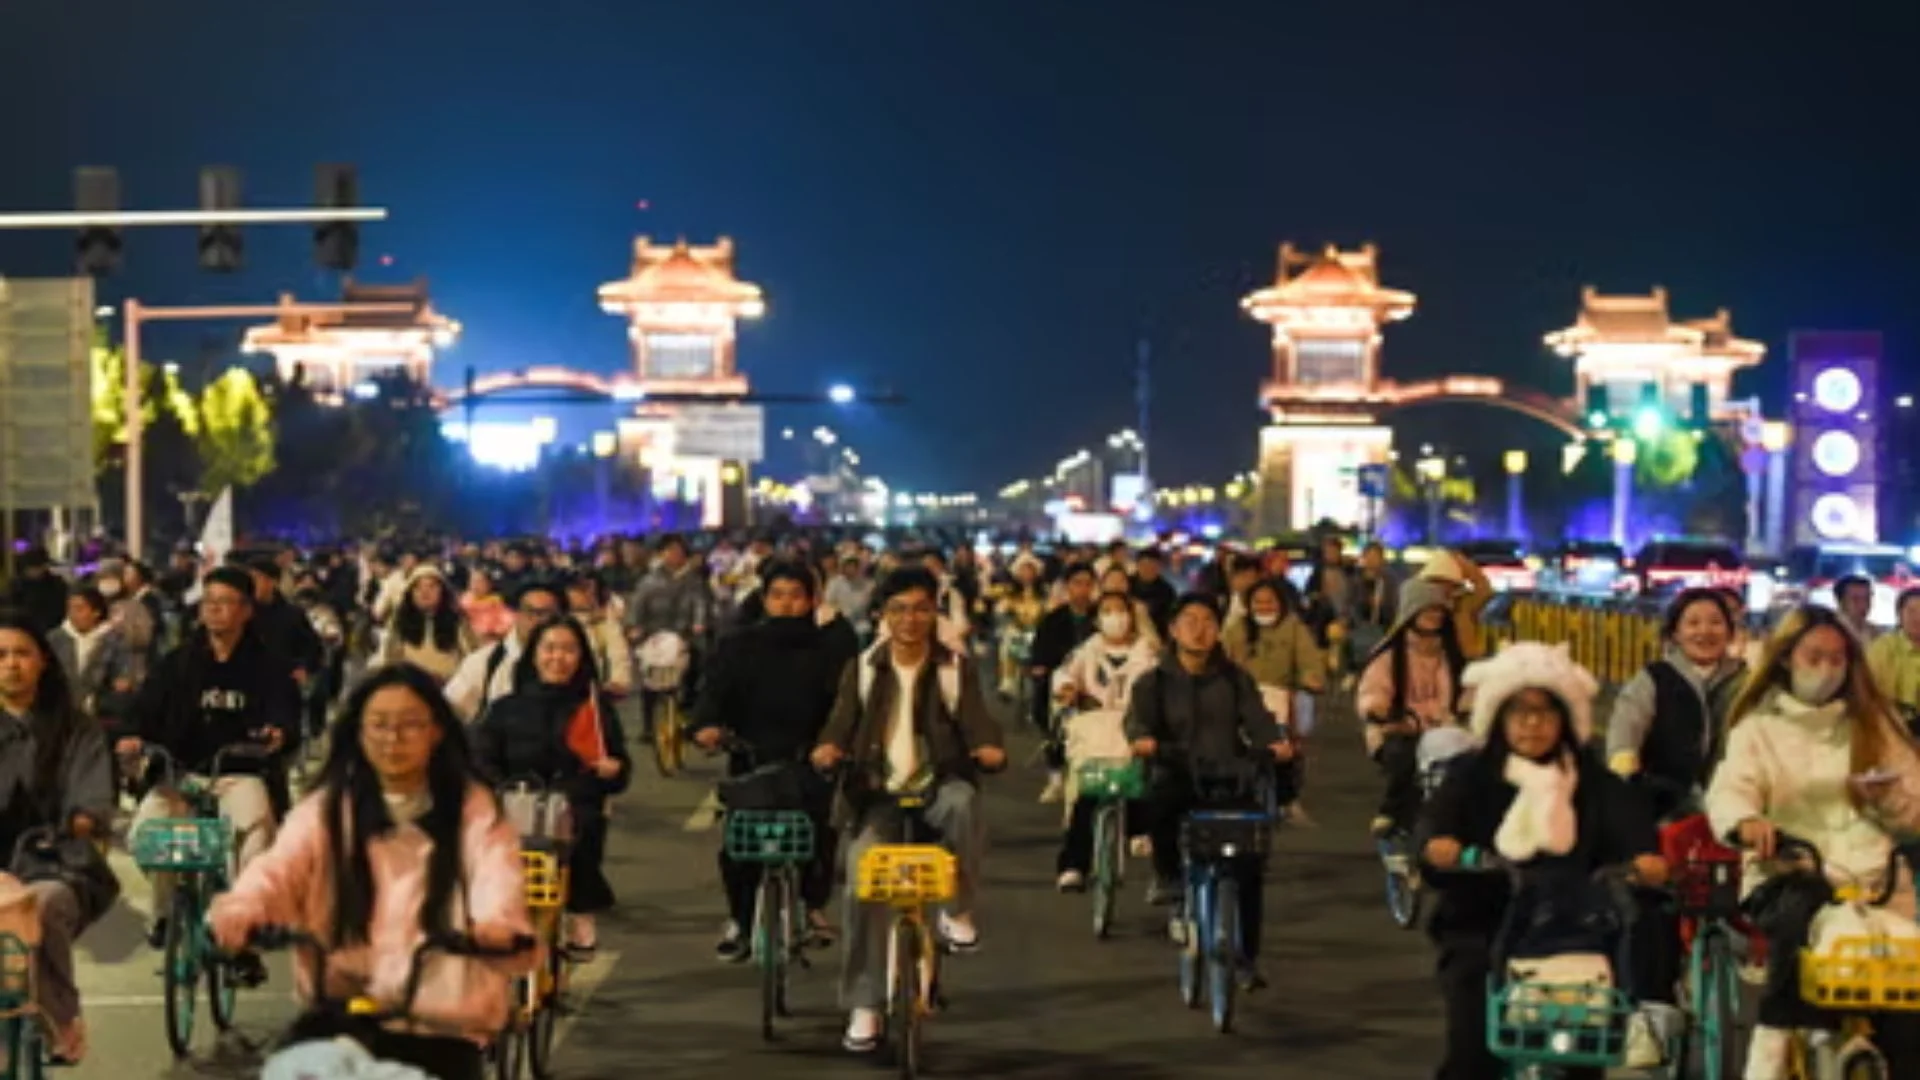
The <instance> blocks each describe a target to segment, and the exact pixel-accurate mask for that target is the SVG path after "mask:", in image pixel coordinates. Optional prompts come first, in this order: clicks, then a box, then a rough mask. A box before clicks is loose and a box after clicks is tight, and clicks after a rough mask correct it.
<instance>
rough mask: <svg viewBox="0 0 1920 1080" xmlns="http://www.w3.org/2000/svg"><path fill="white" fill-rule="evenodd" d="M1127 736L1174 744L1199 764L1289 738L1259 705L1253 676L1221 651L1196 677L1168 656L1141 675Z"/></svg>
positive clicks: (1129, 711) (1130, 708) (1129, 705)
mask: <svg viewBox="0 0 1920 1080" xmlns="http://www.w3.org/2000/svg"><path fill="white" fill-rule="evenodd" d="M1126 732H1127V738H1128V740H1129V741H1131V740H1135V739H1154V740H1156V741H1158V742H1159V743H1161V744H1162V745H1163V746H1164V745H1166V744H1174V745H1177V746H1178V747H1179V748H1180V749H1181V751H1182V752H1183V755H1184V756H1186V757H1189V758H1193V759H1197V760H1200V761H1228V760H1231V759H1233V758H1236V757H1240V756H1242V755H1243V754H1244V753H1245V752H1246V751H1245V748H1247V747H1254V748H1263V747H1267V746H1271V745H1273V744H1274V743H1276V742H1279V741H1280V739H1281V737H1282V736H1283V735H1284V734H1285V732H1284V729H1282V728H1281V726H1280V724H1279V723H1278V722H1277V721H1276V720H1274V718H1273V714H1272V713H1270V712H1268V711H1267V706H1266V704H1265V703H1264V702H1263V701H1261V699H1260V688H1259V687H1258V686H1256V685H1254V681H1253V676H1251V675H1248V674H1247V672H1246V669H1245V668H1242V667H1241V666H1240V665H1238V664H1236V663H1234V662H1233V661H1231V660H1228V659H1227V655H1226V653H1224V652H1222V651H1220V650H1218V649H1215V650H1214V654H1213V656H1212V658H1210V659H1209V660H1208V661H1207V667H1206V669H1205V670H1203V671H1202V672H1201V673H1200V674H1198V675H1193V674H1189V673H1188V671H1187V669H1186V668H1184V667H1181V666H1180V661H1179V660H1178V659H1177V658H1176V657H1175V656H1174V655H1173V653H1172V652H1169V653H1168V654H1167V655H1166V657H1165V658H1163V659H1162V660H1161V661H1160V666H1158V667H1156V668H1154V669H1153V670H1152V671H1149V672H1147V673H1146V674H1145V675H1142V676H1140V680H1139V681H1138V682H1136V683H1134V684H1133V695H1132V696H1131V697H1130V698H1129V699H1128V702H1127V719H1126Z"/></svg>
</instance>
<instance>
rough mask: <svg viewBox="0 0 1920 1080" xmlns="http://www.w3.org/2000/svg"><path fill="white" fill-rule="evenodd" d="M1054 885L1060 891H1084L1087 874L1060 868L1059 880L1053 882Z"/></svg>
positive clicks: (1085, 889)
mask: <svg viewBox="0 0 1920 1080" xmlns="http://www.w3.org/2000/svg"><path fill="white" fill-rule="evenodd" d="M1055 886H1056V887H1057V888H1059V890H1060V891H1061V892H1086V891H1087V875H1085V874H1083V873H1081V872H1080V871H1078V870H1062V871H1060V880H1059V881H1057V882H1055Z"/></svg>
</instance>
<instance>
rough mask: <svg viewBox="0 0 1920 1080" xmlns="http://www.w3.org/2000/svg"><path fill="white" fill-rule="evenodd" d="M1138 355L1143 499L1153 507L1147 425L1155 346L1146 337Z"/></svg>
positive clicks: (1136, 385)
mask: <svg viewBox="0 0 1920 1080" xmlns="http://www.w3.org/2000/svg"><path fill="white" fill-rule="evenodd" d="M1137 355H1138V356H1139V367H1138V369H1137V371H1136V372H1135V375H1134V404H1136V405H1138V406H1139V407H1140V429H1139V430H1140V487H1141V489H1142V490H1141V498H1143V499H1147V500H1148V503H1147V505H1149V506H1151V505H1153V503H1152V501H1151V500H1152V498H1153V472H1152V470H1150V469H1149V468H1148V467H1147V460H1148V458H1147V455H1148V453H1149V452H1150V450H1151V448H1152V446H1153V433H1152V431H1151V430H1150V429H1149V428H1148V426H1147V425H1148V423H1149V422H1150V421H1151V420H1152V412H1151V410H1152V405H1153V385H1152V381H1151V378H1152V376H1151V372H1150V371H1149V370H1148V368H1149V365H1150V362H1151V359H1152V356H1153V346H1152V344H1151V343H1149V342H1148V341H1147V339H1146V338H1145V337H1142V338H1141V339H1140V344H1139V346H1138V347H1137Z"/></svg>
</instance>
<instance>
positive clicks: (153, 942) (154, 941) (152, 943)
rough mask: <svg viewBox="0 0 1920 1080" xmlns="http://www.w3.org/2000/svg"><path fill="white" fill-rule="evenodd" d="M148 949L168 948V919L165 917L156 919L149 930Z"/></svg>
mask: <svg viewBox="0 0 1920 1080" xmlns="http://www.w3.org/2000/svg"><path fill="white" fill-rule="evenodd" d="M147 947H148V948H150V949H164V948H166V947H167V917H166V916H165V915H162V916H160V917H159V918H157V919H154V920H153V925H152V926H150V927H148V928H147Z"/></svg>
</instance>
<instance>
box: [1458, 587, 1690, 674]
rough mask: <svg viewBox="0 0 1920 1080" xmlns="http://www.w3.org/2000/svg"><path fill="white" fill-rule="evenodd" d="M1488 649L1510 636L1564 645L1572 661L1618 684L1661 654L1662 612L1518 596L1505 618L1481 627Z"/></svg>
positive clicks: (1504, 641) (1516, 639)
mask: <svg viewBox="0 0 1920 1080" xmlns="http://www.w3.org/2000/svg"><path fill="white" fill-rule="evenodd" d="M1483 632H1484V633H1485V634H1486V646H1487V651H1488V653H1489V654H1491V653H1492V652H1493V651H1494V650H1496V649H1498V648H1499V647H1500V646H1502V645H1505V644H1507V643H1508V642H1512V641H1539V642H1544V643H1545V644H1548V645H1565V646H1567V648H1568V650H1569V651H1570V652H1572V654H1573V658H1574V660H1575V661H1577V662H1579V664H1580V665H1581V666H1582V667H1585V668H1586V669H1587V670H1588V671H1591V672H1593V674H1594V677H1595V678H1597V679H1599V680H1600V681H1601V682H1602V683H1605V684H1607V685H1609V686H1619V685H1620V684H1621V683H1624V682H1626V681H1627V680H1628V679H1631V678H1632V677H1633V676H1634V674H1635V673H1637V672H1638V671H1639V670H1640V669H1641V668H1643V667H1645V666H1647V664H1649V663H1651V662H1652V661H1653V660H1655V659H1656V658H1658V657H1659V655H1660V616H1659V615H1658V614H1655V613H1652V612H1640V611H1623V610H1620V609H1617V608H1609V607H1602V606H1597V605H1583V604H1567V603H1560V602H1556V601H1553V600H1547V599H1540V598H1537V597H1516V598H1514V600H1513V601H1512V602H1511V603H1510V604H1509V605H1508V606H1507V609H1506V612H1505V617H1504V618H1497V617H1496V618H1492V619H1489V620H1487V622H1486V624H1485V625H1484V627H1483Z"/></svg>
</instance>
